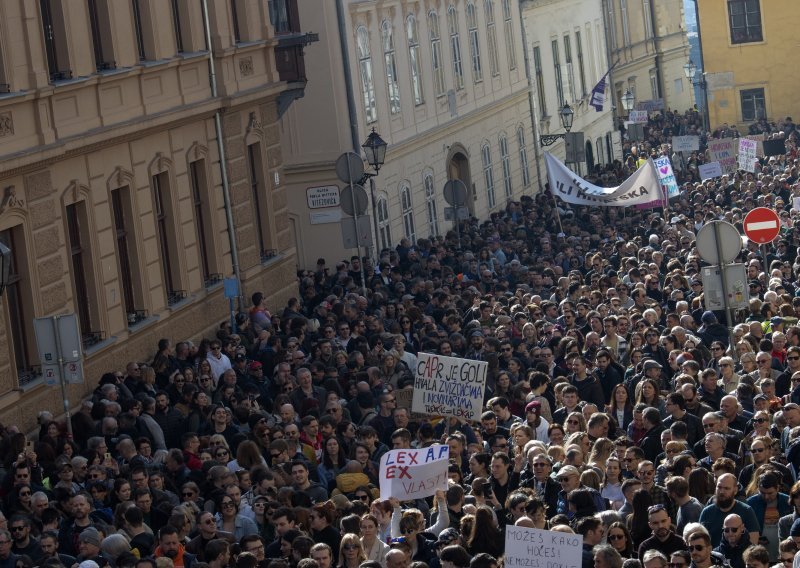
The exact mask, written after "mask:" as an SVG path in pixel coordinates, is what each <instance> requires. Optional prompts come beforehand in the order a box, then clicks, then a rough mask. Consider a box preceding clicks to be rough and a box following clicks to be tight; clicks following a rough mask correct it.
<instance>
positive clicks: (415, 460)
mask: <svg viewBox="0 0 800 568" xmlns="http://www.w3.org/2000/svg"><path fill="white" fill-rule="evenodd" d="M449 464H450V447H449V446H447V445H435V446H430V447H428V448H422V449H419V450H389V451H388V452H386V453H385V454H383V455H382V456H381V469H380V488H381V498H383V499H388V498H389V497H397V498H398V499H399V500H400V501H408V500H412V499H422V498H424V497H430V496H431V495H435V494H436V492H437V491H439V490H440V489H441V490H442V491H447V466H448V465H449Z"/></svg>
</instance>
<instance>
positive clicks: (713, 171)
mask: <svg viewBox="0 0 800 568" xmlns="http://www.w3.org/2000/svg"><path fill="white" fill-rule="evenodd" d="M698 171H699V172H700V179H702V180H707V179H712V178H718V177H722V166H720V164H719V162H709V163H707V164H700V167H699V168H698Z"/></svg>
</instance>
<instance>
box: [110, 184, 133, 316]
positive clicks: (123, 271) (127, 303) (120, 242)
mask: <svg viewBox="0 0 800 568" xmlns="http://www.w3.org/2000/svg"><path fill="white" fill-rule="evenodd" d="M111 210H112V211H111V212H112V215H113V217H114V238H115V241H116V243H117V262H119V283H120V288H122V304H123V307H124V308H125V313H126V314H127V318H128V323H134V322H136V321H137V319H138V317H137V313H138V312H139V310H138V309H137V306H138V305H140V304H139V303H138V301H137V297H136V288H135V283H136V282H135V280H134V272H133V266H134V264H135V265H137V266H138V263H137V262H136V258H137V255H136V244H135V242H134V235H133V233H131V232H130V231H131V230H132V227H133V224H132V222H131V221H132V219H133V212H132V211H131V204H130V189H129V188H128V187H121V188H119V189H115V190H114V191H112V192H111Z"/></svg>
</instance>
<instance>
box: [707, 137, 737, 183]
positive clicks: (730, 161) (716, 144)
mask: <svg viewBox="0 0 800 568" xmlns="http://www.w3.org/2000/svg"><path fill="white" fill-rule="evenodd" d="M737 148H738V146H737V145H736V141H735V140H734V139H733V138H719V139H714V140H709V141H708V154H709V158H710V160H711V161H712V162H719V165H720V167H721V168H722V173H723V174H732V173H733V172H735V171H736V149H737Z"/></svg>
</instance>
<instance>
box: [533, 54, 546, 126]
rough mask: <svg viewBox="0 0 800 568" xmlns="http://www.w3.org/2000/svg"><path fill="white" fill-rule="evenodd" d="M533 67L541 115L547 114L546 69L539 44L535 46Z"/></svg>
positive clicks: (541, 116)
mask: <svg viewBox="0 0 800 568" xmlns="http://www.w3.org/2000/svg"><path fill="white" fill-rule="evenodd" d="M533 68H534V72H535V73H536V98H537V99H538V100H539V116H540V118H544V117H546V116H547V99H546V98H545V96H544V71H543V69H542V51H541V49H539V46H538V45H537V46H535V47H534V48H533Z"/></svg>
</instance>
